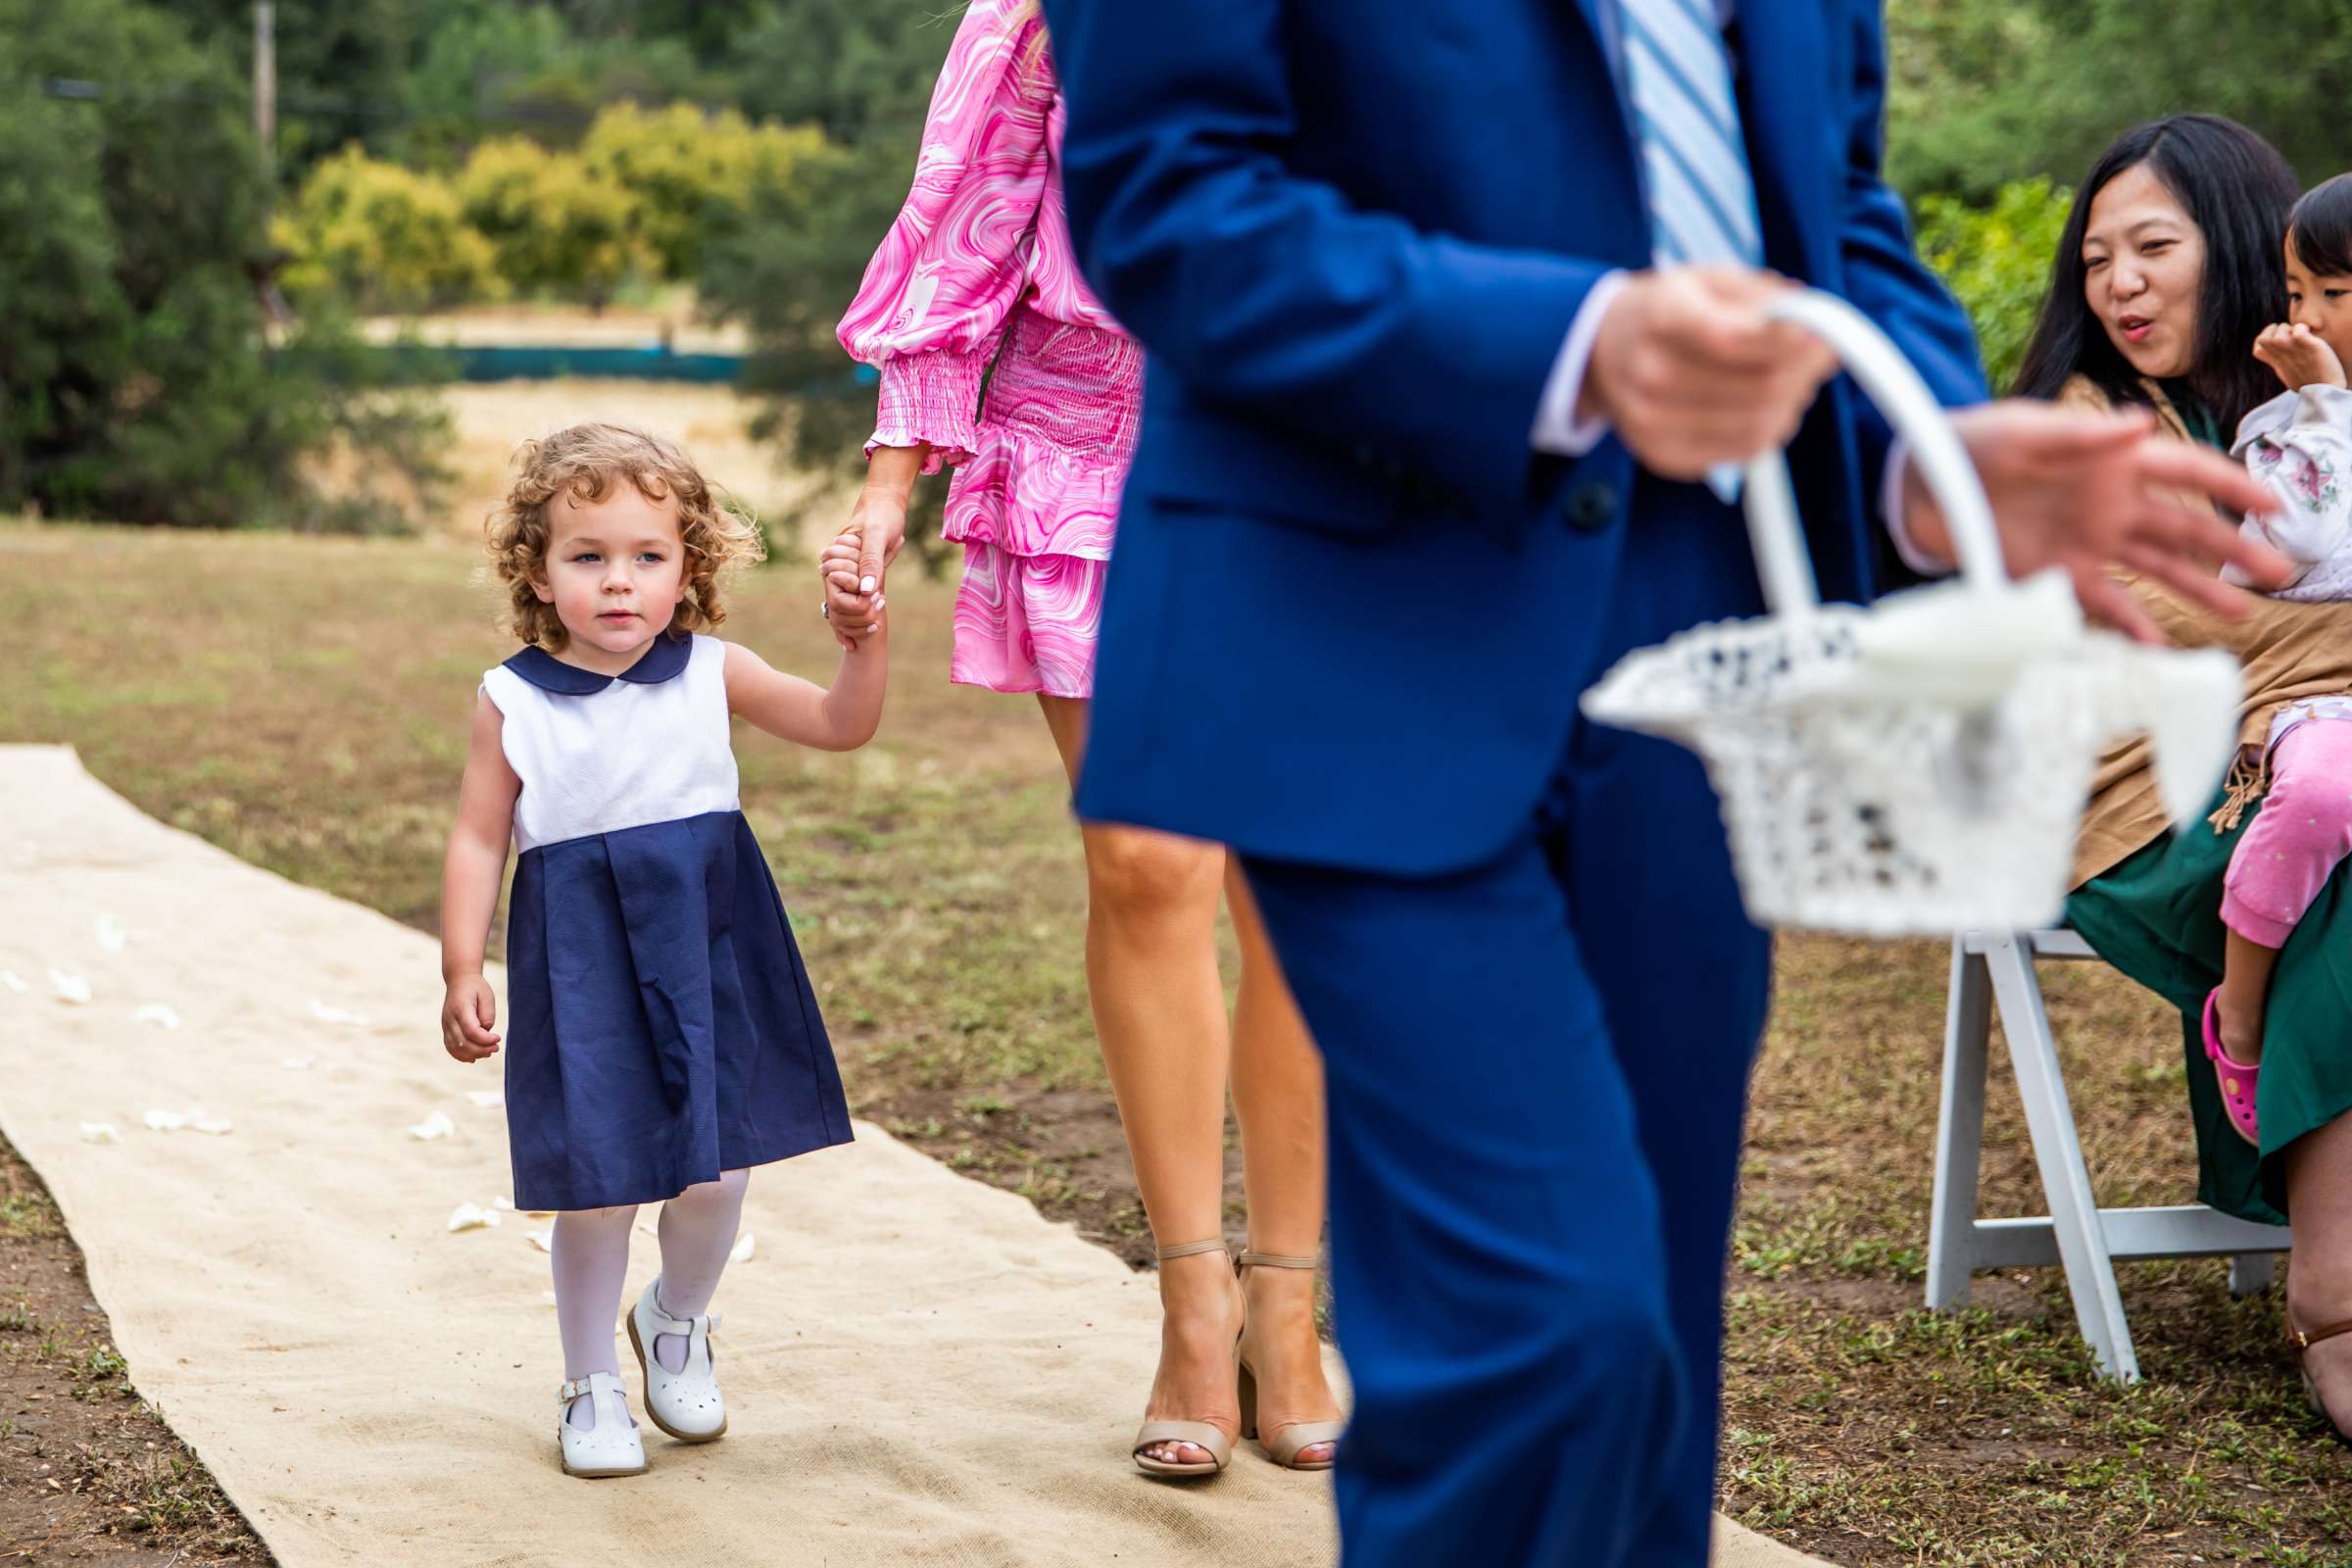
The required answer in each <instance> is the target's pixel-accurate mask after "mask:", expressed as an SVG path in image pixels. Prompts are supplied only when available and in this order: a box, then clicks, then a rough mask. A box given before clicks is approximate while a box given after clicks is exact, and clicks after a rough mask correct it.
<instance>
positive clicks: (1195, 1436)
mask: <svg viewBox="0 0 2352 1568" xmlns="http://www.w3.org/2000/svg"><path fill="white" fill-rule="evenodd" d="M1224 1250H1226V1249H1225V1238H1223V1237H1222V1236H1219V1237H1215V1238H1213V1239H1211V1240H1209V1241H1205V1242H1179V1243H1178V1244H1177V1245H1176V1246H1174V1247H1163V1248H1160V1249H1159V1260H1160V1261H1161V1262H1162V1263H1165V1262H1166V1261H1168V1259H1170V1258H1172V1257H1191V1256H1193V1255H1194V1254H1195V1253H1197V1252H1222V1251H1224ZM1233 1363H1234V1368H1235V1375H1236V1376H1237V1377H1239V1375H1240V1368H1241V1363H1242V1341H1241V1336H1239V1335H1236V1336H1234V1341H1233ZM1244 1419H1245V1420H1246V1419H1247V1417H1245V1418H1244ZM1163 1443H1189V1444H1191V1445H1192V1446H1194V1447H1196V1448H1201V1449H1203V1450H1205V1451H1206V1452H1207V1454H1208V1463H1206V1464H1178V1463H1174V1462H1172V1461H1170V1460H1167V1459H1154V1458H1153V1457H1152V1455H1150V1454H1148V1453H1146V1452H1145V1451H1144V1450H1145V1449H1146V1448H1156V1447H1158V1446H1160V1445H1161V1444H1163ZM1232 1462H1233V1440H1232V1439H1231V1438H1229V1437H1227V1436H1226V1435H1225V1434H1224V1433H1223V1432H1222V1431H1220V1430H1219V1429H1218V1428H1217V1427H1216V1426H1215V1425H1214V1424H1212V1423H1210V1422H1207V1421H1147V1422H1145V1423H1144V1424H1143V1425H1142V1426H1141V1427H1139V1428H1137V1429H1136V1434H1135V1467H1136V1468H1137V1469H1138V1470H1141V1471H1143V1472H1144V1474H1146V1475H1152V1476H1171V1477H1175V1478H1178V1479H1185V1478H1195V1479H1198V1478H1201V1477H1206V1476H1213V1475H1216V1474H1218V1473H1220V1472H1221V1471H1223V1470H1224V1468H1225V1467H1226V1466H1227V1465H1229V1464H1231V1463H1232Z"/></svg>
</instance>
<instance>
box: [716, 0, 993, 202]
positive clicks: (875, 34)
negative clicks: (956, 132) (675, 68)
mask: <svg viewBox="0 0 2352 1568" xmlns="http://www.w3.org/2000/svg"><path fill="white" fill-rule="evenodd" d="M961 11H962V7H960V6H957V5H952V4H942V3H933V0H763V3H761V4H760V6H759V8H758V10H757V12H756V13H755V15H754V18H753V20H752V21H751V22H750V24H749V25H747V26H746V27H745V28H744V30H743V31H742V32H741V33H740V34H738V35H737V37H736V39H735V45H734V48H733V50H732V51H731V54H730V56H729V60H728V62H727V64H728V67H729V69H730V70H731V73H732V75H733V78H734V83H735V90H734V97H735V101H736V103H738V104H739V105H741V106H742V109H743V112H744V113H745V114H747V115H750V116H751V117H752V118H753V119H755V120H774V121H781V122H782V123H785V124H788V125H797V124H801V123H815V124H816V125H817V126H818V127H819V128H820V129H822V130H823V131H824V133H825V134H826V136H827V137H829V138H831V139H832V140H834V141H836V142H843V143H856V142H863V141H865V140H867V139H868V138H870V137H873V136H877V135H880V136H892V137H900V138H903V139H904V140H905V142H906V145H907V149H908V156H909V157H911V156H912V148H913V138H914V135H915V133H916V132H917V131H918V130H919V129H920V128H921V125H922V122H923V110H924V108H925V107H926V106H927V105H928V104H929V103H930V101H931V83H932V81H933V80H934V79H935V78H937V76H938V75H939V68H940V65H941V63H942V62H943V61H945V60H946V59H947V57H948V45H949V43H950V42H952V41H953V40H954V39H955V36H956V21H957V19H958V17H959V15H960V14H961ZM908 167H909V168H910V169H911V168H912V165H909V166H908Z"/></svg>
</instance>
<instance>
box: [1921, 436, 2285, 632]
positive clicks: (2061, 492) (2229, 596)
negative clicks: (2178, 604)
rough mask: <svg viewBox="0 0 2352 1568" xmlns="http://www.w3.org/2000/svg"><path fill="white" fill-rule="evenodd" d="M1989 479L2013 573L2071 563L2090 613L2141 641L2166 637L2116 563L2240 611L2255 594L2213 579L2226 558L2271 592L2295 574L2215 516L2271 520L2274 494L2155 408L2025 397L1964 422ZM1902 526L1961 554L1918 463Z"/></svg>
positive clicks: (2209, 605)
mask: <svg viewBox="0 0 2352 1568" xmlns="http://www.w3.org/2000/svg"><path fill="white" fill-rule="evenodd" d="M1952 423H1953V425H1954V426H1955V427H1956V428H1957V429H1958V430H1959V432H1960V439H1961V442H1962V444H1963V445H1965V446H1966V447H1967V448H1968V455H1969V458H1970V460H1971V461H1972V462H1973V463H1975V465H1976V468H1977V473H1978V476H1979V477H1980V478H1982V479H1983V480H1984V482H1985V498H1986V499H1987V500H1989V501H1990V502H1991V503H1992V515H1993V520H1994V523H1995V525H1996V527H1997V528H1998V530H1999V532H2000V536H2001V553H2002V555H2003V557H2004V558H2005V559H2006V560H2007V563H2008V566H2009V570H2010V572H2011V574H2012V575H2015V576H2020V577H2023V576H2027V575H2030V574H2031V573H2033V572H2036V571H2039V570H2041V569H2043V568H2044V567H2047V566H2063V567H2065V568H2066V571H2067V574H2068V575H2069V576H2071V577H2073V578H2074V582H2075V596H2076V597H2077V598H2078V599H2080V600H2081V601H2082V609H2083V611H2084V613H2087V614H2090V615H2092V616H2093V617H2095V618H2097V619H2100V620H2104V621H2106V622H2107V623H2108V624H2110V625H2112V626H2114V627H2115V628H2117V629H2118V630H2119V631H2122V632H2125V633H2127V634H2128V635H2130V636H2132V637H2135V638H2137V639H2138V640H2140V641H2141V642H2148V643H2160V642H2162V641H2163V640H2164V637H2163V634H2162V633H2161V632H2159V631H2158V630H2157V628H2156V623H2155V622H2154V621H2153V620H2151V619H2149V618H2148V613H2147V612H2146V611H2144V610H2142V609H2141V608H2140V607H2139V606H2138V605H2137V604H2136V603H2134V602H2133V601H2132V598H2131V595H2130V594H2129V593H2128V592H2126V591H2125V589H2124V588H2123V586H2122V585H2121V584H2120V583H2118V582H2116V581H2115V580H2114V579H2113V578H2112V577H2110V576H2109V575H2108V569H2109V568H2110V567H2111V566H2122V567H2124V568H2126V569H2127V570H2130V571H2133V572H2136V573H2138V574H2139V575H2141V576H2143V577H2148V578H2151V579H2153V580H2155V581H2157V582H2160V583H2162V584H2164V585H2165V586H2166V587H2168V588H2170V589H2172V590H2173V591H2174V592H2175V593H2178V594H2179V595H2180V596H2181V597H2182V598H2183V599H2186V600H2188V601H2190V602H2191V603H2192V604H2197V605H2201V606H2203V607H2204V608H2206V609H2208V610H2211V611H2215V612H2217V613H2221V614H2224V615H2229V616H2233V617H2234V616H2242V615H2243V614H2245V613H2246V608H2247V607H2246V601H2245V597H2244V596H2243V595H2242V594H2240V593H2239V592H2238V591H2237V590H2236V589H2234V588H2231V587H2229V586H2228V585H2227V584H2225V583H2224V582H2223V581H2222V580H2221V579H2220V578H2219V577H2218V576H2216V575H2215V568H2216V566H2217V565H2219V564H2224V563H2228V564H2234V565H2236V566H2237V567H2238V568H2239V569H2241V570H2242V571H2244V573H2245V574H2246V578H2247V580H2248V581H2250V582H2253V583H2256V584H2259V585H2262V586H2265V587H2271V586H2276V585H2278V584H2281V583H2284V582H2285V581H2287V580H2288V578H2289V577H2290V576H2291V575H2292V571H2293V568H2292V567H2291V566H2289V565H2288V564H2287V563H2286V561H2285V560H2284V559H2283V558H2282V557H2280V556H2278V554H2277V553H2275V552H2274V551H2272V550H2270V549H2268V548H2267V547H2265V546H2263V545H2260V544H2257V543H2254V542H2253V541H2251V540H2248V539H2244V538H2241V537H2240V536H2239V534H2238V531H2237V528H2236V527H2235V525H2234V524H2232V523H2230V522H2229V521H2227V520H2226V519H2224V518H2223V517H2222V516H2221V515H2219V514H2218V513H2216V512H2215V511H2214V510H2213V509H2214V507H2215V506H2221V507H2226V508H2229V510H2231V511H2233V512H2251V513H2267V512H2270V511H2272V510H2274V509H2275V507H2276V502H2275V501H2274V500H2273V498H2272V496H2271V493H2270V491H2269V490H2268V489H2266V488H2265V487H2264V486H2263V485H2262V484H2260V483H2259V482H2257V481H2256V480H2255V479H2254V478H2253V477H2252V476H2251V475H2250V474H2248V473H2247V472H2246V470H2245V469H2243V468H2241V467H2239V466H2237V465H2236V464H2234V463H2232V462H2230V461H2229V459H2228V458H2225V457H2223V456H2222V455H2221V454H2220V453H2218V452H2212V451H2207V450H2204V449H2201V448H2198V447H2195V446H2191V445H2190V444H2188V443H2187V442H2185V441H2175V440H2171V439H2168V438H2167V437H2165V436H2163V435H2161V434H2159V433H2158V432H2157V429H2156V420H2155V417H2154V416H2153V415H2150V414H2147V413H2145V412H2138V411H2132V412H2124V413H2116V414H2102V413H2095V412H2091V411H2087V410H2079V409H2061V408H2054V407H2052V406H2051V405H2049V404H2046V403H2038V402H2034V401H2033V400H2031V399H2025V398H2011V399H2009V400H2007V401H2005V402H2000V403H1988V404H1985V406H1984V407H1982V408H1976V409H1966V410H1962V411H1961V412H1959V413H1956V414H1954V415H1953V416H1952ZM1903 497H1904V521H1905V524H1906V526H1907V528H1908V531H1909V533H1910V536H1911V539H1912V542H1913V543H1915V544H1916V545H1918V546H1919V547H1920V548H1921V549H1923V550H1925V551H1926V552H1927V553H1928V554H1930V555H1933V556H1936V557H1937V558H1939V559H1941V560H1944V561H1950V560H1952V559H1953V558H1954V555H1953V550H1952V544H1951V535H1950V533H1949V531H1948V530H1947V529H1946V528H1945V526H1944V520H1943V514H1942V511H1941V509H1940V508H1938V507H1937V506H1936V499H1935V497H1934V496H1932V495H1930V494H1929V493H1928V487H1927V484H1926V482H1925V480H1923V479H1922V478H1921V476H1920V471H1919V466H1918V465H1917V464H1916V463H1913V464H1909V465H1907V466H1906V471H1905V472H1904V475H1903Z"/></svg>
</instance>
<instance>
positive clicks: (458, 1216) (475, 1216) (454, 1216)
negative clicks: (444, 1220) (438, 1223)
mask: <svg viewBox="0 0 2352 1568" xmlns="http://www.w3.org/2000/svg"><path fill="white" fill-rule="evenodd" d="M497 1223H498V1216H497V1215H496V1214H493V1213H492V1212H491V1211H490V1210H488V1209H486V1208H484V1207H482V1206H481V1205H480V1204H479V1203H460V1204H459V1205H458V1206H457V1207H456V1208H453V1209H451V1210H450V1211H449V1228H450V1230H451V1231H453V1232H456V1231H478V1230H487V1229H489V1228H490V1227H492V1226H495V1225H496V1224H497Z"/></svg>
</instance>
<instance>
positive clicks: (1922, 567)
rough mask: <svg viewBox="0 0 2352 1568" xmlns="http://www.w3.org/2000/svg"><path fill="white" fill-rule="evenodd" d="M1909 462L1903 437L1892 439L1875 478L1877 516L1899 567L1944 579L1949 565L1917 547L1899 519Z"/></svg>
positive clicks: (1909, 528)
mask: <svg viewBox="0 0 2352 1568" xmlns="http://www.w3.org/2000/svg"><path fill="white" fill-rule="evenodd" d="M1910 460H1911V453H1910V450H1909V449H1908V448H1907V447H1906V446H1905V445H1904V444H1903V438H1902V437H1901V436H1899V435H1898V436H1896V437H1895V438H1894V444H1893V445H1892V446H1890V447H1888V448H1887V467H1886V470H1885V472H1884V473H1883V474H1881V476H1880V479H1879V515H1880V516H1882V517H1884V518H1886V519H1887V537H1888V538H1889V539H1892V540H1893V541H1894V553H1895V554H1896V555H1897V556H1900V557H1901V558H1902V562H1903V564H1904V565H1906V566H1909V567H1910V568H1911V569H1912V570H1913V571H1916V572H1918V573H1919V574H1920V575H1921V576H1923V577H1948V576H1950V575H1951V574H1952V569H1953V567H1952V564H1951V563H1950V562H1948V561H1938V560H1937V559H1936V557H1934V556H1931V555H1929V554H1928V553H1927V552H1926V551H1925V550H1922V549H1920V548H1919V543H1918V541H1916V540H1914V539H1913V538H1912V537H1911V524H1910V522H1909V521H1908V520H1907V519H1906V518H1905V517H1904V516H1903V469H1904V468H1905V467H1906V466H1908V465H1909V463H1910Z"/></svg>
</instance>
